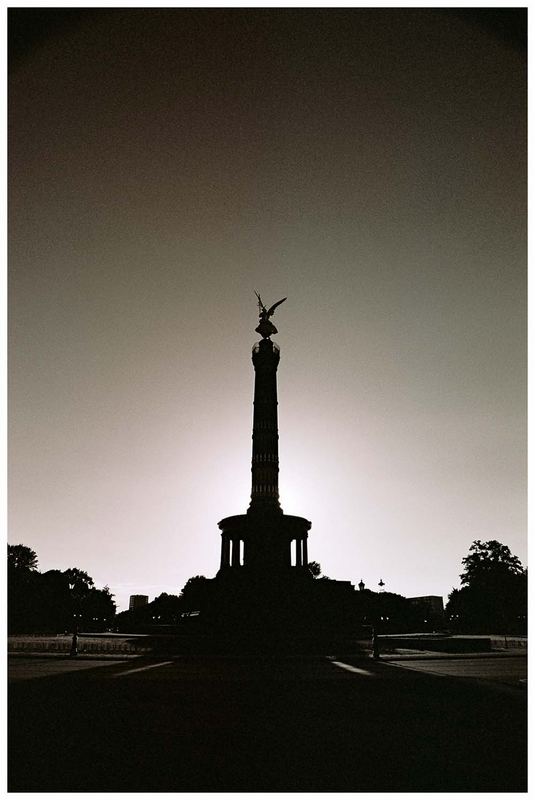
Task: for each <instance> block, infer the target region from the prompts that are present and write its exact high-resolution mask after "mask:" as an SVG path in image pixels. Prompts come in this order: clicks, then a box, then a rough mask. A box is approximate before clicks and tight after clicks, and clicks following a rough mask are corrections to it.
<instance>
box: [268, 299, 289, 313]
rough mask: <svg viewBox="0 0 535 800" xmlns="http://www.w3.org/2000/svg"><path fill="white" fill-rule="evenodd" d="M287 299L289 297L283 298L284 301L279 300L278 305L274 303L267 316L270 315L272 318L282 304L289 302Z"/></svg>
mask: <svg viewBox="0 0 535 800" xmlns="http://www.w3.org/2000/svg"><path fill="white" fill-rule="evenodd" d="M287 299H288V298H287V297H283V298H282V300H279V301H278V302H277V303H274V304H273V305H272V306H271V308H270V309H269V311H268V312H267V315H268V317H270V316H271V315H272V314H273V312H274V311H275V309H276V308H277V306H280V304H281V303H284V301H285V300H287Z"/></svg>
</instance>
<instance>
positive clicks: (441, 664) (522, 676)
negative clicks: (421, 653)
mask: <svg viewBox="0 0 535 800" xmlns="http://www.w3.org/2000/svg"><path fill="white" fill-rule="evenodd" d="M388 663H389V664H391V665H392V666H396V667H402V668H403V669H412V670H416V671H417V672H426V673H432V674H434V675H449V676H456V677H459V678H472V679H477V680H482V681H492V682H493V683H497V684H505V685H508V686H518V685H519V684H522V683H523V682H525V681H526V680H527V677H528V661H527V658H526V656H525V655H517V656H507V657H496V656H489V657H488V658H481V657H478V658H459V659H453V658H452V659H446V658H436V659H433V658H429V659H425V660H424V659H422V660H417V659H414V660H403V661H395V660H390V661H389V662H388Z"/></svg>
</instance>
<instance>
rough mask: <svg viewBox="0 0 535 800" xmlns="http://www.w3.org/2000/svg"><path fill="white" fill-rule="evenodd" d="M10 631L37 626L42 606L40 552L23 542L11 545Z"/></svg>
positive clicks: (18, 631)
mask: <svg viewBox="0 0 535 800" xmlns="http://www.w3.org/2000/svg"><path fill="white" fill-rule="evenodd" d="M7 565H8V568H7V576H8V597H7V601H8V602H7V608H8V631H9V633H22V632H25V631H31V630H33V629H34V626H35V623H36V610H37V609H38V607H39V579H40V577H41V576H40V574H39V572H38V571H37V555H36V553H35V552H34V551H33V550H32V549H31V548H30V547H26V546H25V545H23V544H15V545H8V546H7Z"/></svg>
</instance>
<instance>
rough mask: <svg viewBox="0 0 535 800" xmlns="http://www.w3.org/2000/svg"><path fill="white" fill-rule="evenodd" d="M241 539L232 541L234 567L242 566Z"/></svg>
mask: <svg viewBox="0 0 535 800" xmlns="http://www.w3.org/2000/svg"><path fill="white" fill-rule="evenodd" d="M240 544H241V542H240V539H233V540H232V566H233V567H239V566H240Z"/></svg>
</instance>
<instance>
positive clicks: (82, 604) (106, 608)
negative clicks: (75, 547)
mask: <svg viewBox="0 0 535 800" xmlns="http://www.w3.org/2000/svg"><path fill="white" fill-rule="evenodd" d="M114 615H115V603H114V602H113V595H112V594H111V593H110V590H109V588H108V587H107V586H106V587H104V589H96V588H95V585H94V581H93V579H92V578H91V577H90V576H89V575H88V574H87V572H84V571H83V570H81V569H78V568H76V567H72V568H70V569H66V570H64V571H61V570H59V569H51V570H47V572H44V573H40V572H38V570H37V555H36V553H35V552H34V551H33V550H32V549H31V548H29V547H26V546H25V545H8V630H9V632H10V633H35V632H39V633H46V632H50V633H52V632H53V633H57V632H59V631H71V630H73V629H74V627H75V626H76V627H77V628H78V629H79V630H81V629H83V628H84V627H86V628H87V629H88V630H95V629H97V628H99V627H100V628H102V626H105V627H107V626H108V625H109V624H110V622H111V620H112V618H113V616H114Z"/></svg>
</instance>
